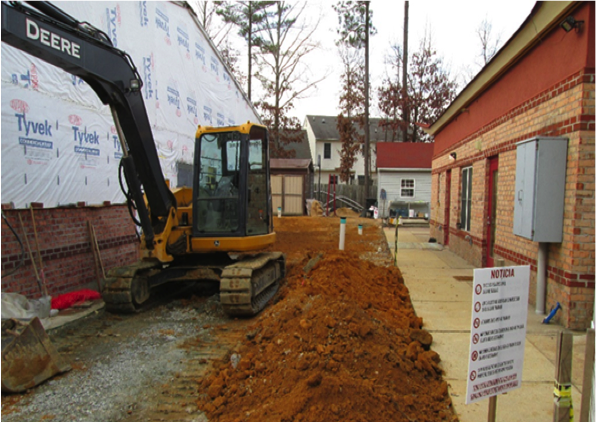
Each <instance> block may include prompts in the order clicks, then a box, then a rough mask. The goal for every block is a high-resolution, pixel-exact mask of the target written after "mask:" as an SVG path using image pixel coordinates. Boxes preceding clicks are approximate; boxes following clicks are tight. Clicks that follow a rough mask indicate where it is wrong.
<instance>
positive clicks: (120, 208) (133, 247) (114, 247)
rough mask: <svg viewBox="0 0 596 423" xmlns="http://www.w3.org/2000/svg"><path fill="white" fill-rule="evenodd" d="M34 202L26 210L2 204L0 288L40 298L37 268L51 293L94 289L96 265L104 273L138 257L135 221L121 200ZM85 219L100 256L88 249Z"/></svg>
mask: <svg viewBox="0 0 596 423" xmlns="http://www.w3.org/2000/svg"><path fill="white" fill-rule="evenodd" d="M33 207H34V208H33V212H31V210H28V209H14V208H12V206H11V205H10V204H2V212H3V214H4V216H5V217H6V219H2V292H15V293H19V294H22V295H25V296H27V297H28V298H39V297H40V296H41V295H42V292H41V290H40V288H39V286H38V282H37V278H36V274H35V272H36V271H37V272H40V271H41V270H42V269H43V273H44V275H45V282H46V286H47V290H48V294H49V295H50V296H52V297H56V296H58V295H60V294H64V293H66V292H71V291H77V290H79V289H83V288H89V289H94V290H96V291H98V290H99V288H98V281H99V279H100V278H103V275H102V271H101V266H103V268H104V269H105V272H106V273H107V272H108V270H110V269H112V268H114V267H119V266H124V265H127V264H130V263H134V262H135V261H137V260H138V259H139V242H138V240H137V236H136V234H135V225H134V223H133V222H132V219H131V218H130V215H129V213H128V208H127V206H126V205H122V204H117V205H111V204H109V203H106V204H104V205H103V206H91V207H90V206H86V205H85V203H80V204H73V205H70V206H67V207H55V208H44V207H43V204H41V203H34V204H33ZM21 221H22V222H23V223H22V226H21ZM89 223H91V224H92V225H93V228H94V231H95V236H96V239H97V247H98V248H99V254H100V257H99V258H95V256H94V253H93V244H94V243H93V241H92V238H91V234H90V231H89ZM13 230H14V232H12V231H13ZM21 246H22V248H21ZM29 250H30V251H31V254H29ZM38 252H39V255H38ZM32 258H33V260H34V262H35V266H34V265H33V262H32ZM40 263H41V265H40Z"/></svg>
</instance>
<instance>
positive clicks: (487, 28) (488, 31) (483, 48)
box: [460, 17, 501, 86]
mask: <svg viewBox="0 0 596 423" xmlns="http://www.w3.org/2000/svg"><path fill="white" fill-rule="evenodd" d="M476 35H478V41H479V42H480V52H479V53H478V55H477V57H476V59H475V60H474V64H473V65H467V66H464V68H463V69H462V72H461V75H460V77H461V79H462V82H463V84H462V85H464V86H465V85H468V83H469V82H470V81H471V80H472V79H474V77H475V76H476V75H477V74H478V72H479V71H480V70H481V69H482V68H484V67H485V66H486V65H487V64H488V62H490V61H491V59H492V58H493V57H494V56H495V54H497V52H498V51H499V49H500V48H501V33H498V34H497V35H494V34H493V25H492V23H491V22H490V21H489V20H488V18H486V17H485V18H484V19H483V20H482V22H480V23H479V24H478V26H477V27H476Z"/></svg>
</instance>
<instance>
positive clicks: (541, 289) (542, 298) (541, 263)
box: [536, 242, 548, 314]
mask: <svg viewBox="0 0 596 423" xmlns="http://www.w3.org/2000/svg"><path fill="white" fill-rule="evenodd" d="M547 264H548V243H546V242H540V243H538V263H537V265H536V266H537V272H536V314H545V313H546V275H547V274H546V266H547Z"/></svg>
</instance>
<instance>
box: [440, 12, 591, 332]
mask: <svg viewBox="0 0 596 423" xmlns="http://www.w3.org/2000/svg"><path fill="white" fill-rule="evenodd" d="M573 15H574V16H575V18H576V19H577V20H584V27H583V29H582V30H581V31H577V32H576V31H572V32H569V33H565V32H564V31H563V30H562V29H560V28H559V27H558V25H555V26H554V27H553V28H552V29H551V30H550V32H549V33H548V34H546V35H545V36H544V37H543V38H542V39H541V41H540V43H538V44H537V45H535V46H534V47H533V48H531V49H530V50H528V51H527V53H525V55H524V57H523V58H522V59H521V60H519V61H518V62H517V63H515V65H514V66H512V67H511V68H510V69H508V70H507V71H506V72H505V73H504V74H503V76H501V77H500V78H499V79H498V80H497V81H495V82H494V83H492V85H491V86H490V87H488V88H487V89H486V90H485V91H483V92H482V93H481V94H480V95H479V96H478V97H477V98H476V99H475V100H474V101H473V102H472V103H471V104H470V105H469V106H468V107H467V108H466V110H463V111H462V112H461V113H460V114H459V115H458V116H457V117H456V118H455V119H454V120H453V121H451V122H450V123H448V124H447V125H446V126H445V127H444V128H443V129H441V130H440V131H439V132H438V133H437V134H435V155H434V158H433V171H432V205H431V216H432V221H431V236H433V237H435V238H437V240H438V241H439V242H443V243H444V242H445V231H447V230H448V231H449V233H450V236H449V248H450V250H452V251H454V252H456V253H457V254H459V255H461V256H462V257H464V258H466V259H467V260H468V261H470V262H471V263H473V264H474V265H476V266H478V267H483V266H486V260H487V254H488V245H487V233H486V227H487V226H486V225H487V216H488V214H489V213H488V212H489V211H488V201H487V199H488V191H489V188H488V180H489V172H488V164H489V159H490V158H491V157H498V188H497V189H498V196H497V198H498V199H497V222H496V234H495V240H496V242H495V258H502V259H504V260H505V263H506V265H526V264H528V265H530V266H531V270H532V278H531V288H530V299H531V302H532V304H534V302H535V293H536V270H537V268H536V265H537V257H538V245H539V244H538V243H537V242H532V241H530V240H527V239H525V238H522V237H519V236H516V235H514V233H513V213H514V203H515V201H514V200H515V198H514V193H515V172H516V143H518V142H520V141H524V140H527V139H529V138H532V137H535V136H556V137H565V138H567V139H568V147H567V148H568V151H567V171H566V185H565V200H564V217H563V226H564V229H563V242H561V243H549V244H548V250H549V251H548V266H547V272H548V276H547V278H548V280H547V303H546V309H547V311H548V310H549V309H551V308H552V307H554V305H555V304H556V303H557V302H559V303H560V304H561V306H562V310H561V311H560V312H559V313H557V316H556V318H555V321H558V322H559V323H561V324H563V325H564V326H566V327H569V328H573V329H584V328H587V327H589V324H590V321H591V320H592V318H593V310H594V274H595V265H594V262H595V253H594V243H595V237H594V229H595V228H594V200H595V198H594V191H595V190H594V188H595V187H594V181H595V175H594V168H595V162H594V157H595V155H594V119H595V117H594V115H595V109H594V88H595V86H594V82H595V75H594V73H595V72H594V3H593V2H586V3H583V4H581V5H580V6H579V7H578V8H577V9H576V10H574V11H573ZM530 24H531V23H530ZM452 152H455V153H456V155H457V159H456V160H455V161H454V160H451V159H450V158H449V155H450V154H451V153H452ZM468 166H472V168H473V185H472V212H471V216H472V222H471V228H470V231H462V230H460V229H458V223H459V216H460V211H461V210H460V200H461V182H460V180H461V171H462V169H463V168H465V167H468ZM448 170H450V171H451V186H450V209H449V222H445V217H444V216H445V214H446V210H445V203H446V200H447V199H446V198H445V196H446V194H447V192H449V190H448V187H446V172H447V171H448Z"/></svg>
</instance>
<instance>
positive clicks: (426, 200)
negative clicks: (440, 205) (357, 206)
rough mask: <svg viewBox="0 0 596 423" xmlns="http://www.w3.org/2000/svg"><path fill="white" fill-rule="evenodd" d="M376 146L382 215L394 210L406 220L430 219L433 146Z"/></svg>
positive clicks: (407, 144)
mask: <svg viewBox="0 0 596 423" xmlns="http://www.w3.org/2000/svg"><path fill="white" fill-rule="evenodd" d="M376 147H377V182H378V192H377V201H378V206H379V216H381V217H387V216H389V215H390V210H394V211H395V213H397V215H400V216H404V217H418V216H420V214H422V216H424V217H430V216H429V215H430V193H431V167H432V157H433V148H434V144H432V143H417V142H378V143H377V144H376Z"/></svg>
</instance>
